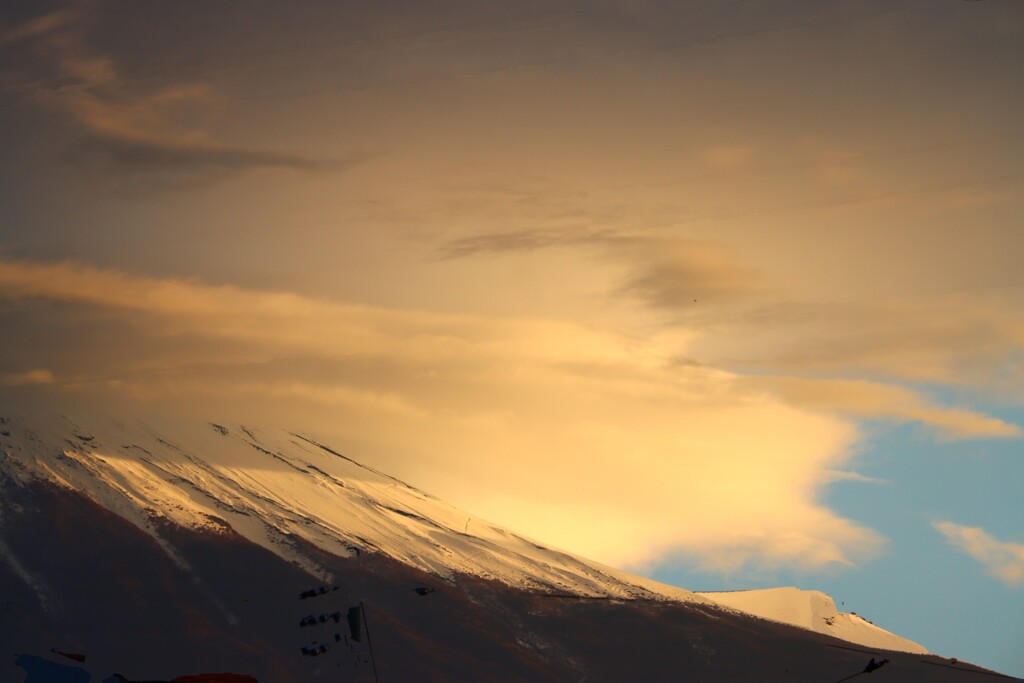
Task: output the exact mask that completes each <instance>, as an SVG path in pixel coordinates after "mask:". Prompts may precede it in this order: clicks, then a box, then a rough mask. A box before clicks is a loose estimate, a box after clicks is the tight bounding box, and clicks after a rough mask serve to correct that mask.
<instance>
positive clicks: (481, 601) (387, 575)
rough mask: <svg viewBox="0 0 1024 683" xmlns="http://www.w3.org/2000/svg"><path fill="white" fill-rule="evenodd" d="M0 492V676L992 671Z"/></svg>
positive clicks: (67, 499) (675, 608)
mask: <svg viewBox="0 0 1024 683" xmlns="http://www.w3.org/2000/svg"><path fill="white" fill-rule="evenodd" d="M0 484H2V489H0V493H2V499H0V501H2V509H3V517H2V521H0V552H2V553H3V557H4V560H5V561H2V562H0V606H2V610H0V633H2V634H3V642H4V645H5V650H6V653H5V655H6V656H5V659H4V660H3V661H0V680H2V681H15V682H20V681H29V682H31V683H35V681H37V680H38V681H46V682H47V683H53V682H58V683H59V682H60V681H76V682H77V681H100V682H102V683H117V682H119V681H194V682H196V683H200V682H201V683H243V682H244V683H250V682H251V681H260V682H261V683H308V682H309V681H355V682H358V681H375V680H376V681H381V682H384V683H391V682H397V681H473V682H474V683H480V682H487V681H493V682H495V683H498V682H500V683H506V682H510V681H523V682H530V683H545V682H552V683H554V682H566V683H569V682H574V681H591V682H601V681H609V682H613V681H614V682H618V681H678V680H684V681H723V682H728V681H737V682H739V681H744V682H746V681H768V682H771V681H808V682H819V681H820V682H822V683H835V682H837V681H840V680H851V679H852V680H855V681H856V682H857V683H860V681H862V680H871V681H879V682H880V681H924V682H928V681H935V682H943V681H952V682H956V683H970V682H971V681H974V680H977V681H989V680H993V677H994V676H998V674H994V673H993V672H988V671H984V670H982V669H979V668H977V667H974V666H971V665H968V664H962V663H957V664H951V663H950V661H949V660H946V659H942V658H939V657H931V656H921V655H914V654H908V653H900V652H882V651H874V650H871V649H869V648H862V647H850V646H849V644H848V643H843V642H842V641H837V640H835V639H832V638H829V637H827V636H823V635H819V634H815V633H811V632H808V631H804V630H801V629H797V628H793V627H789V626H785V625H782V624H776V623H772V622H767V621H763V620H759V619H755V618H750V617H745V616H742V615H738V614H735V613H732V612H729V611H725V610H719V609H716V608H713V607H710V606H707V605H701V604H683V603H668V602H652V601H644V602H629V601H622V600H596V599H580V598H574V597H573V596H567V595H566V596H562V595H558V596H555V597H558V598H559V599H551V598H552V596H551V595H544V594H540V593H528V592H523V591H519V590H515V589H512V588H509V587H508V586H505V585H503V584H500V583H498V582H495V581H489V580H486V579H481V578H476V577H469V576H460V577H456V578H454V579H444V578H441V577H436V576H430V575H428V574H425V573H423V572H420V571H418V570H415V569H411V568H409V567H408V566H405V565H403V564H401V563H399V562H397V561H395V560H391V559H388V558H385V557H382V556H381V555H379V554H377V553H372V552H364V553H361V554H360V555H359V556H358V557H354V558H340V557H334V556H331V555H328V554H326V553H324V552H322V551H320V550H318V549H316V548H313V547H307V546H303V551H304V552H305V553H308V554H309V555H311V556H313V557H315V558H316V559H317V560H318V561H319V562H320V563H321V564H322V565H323V566H325V567H327V568H328V569H329V570H330V571H331V572H332V573H333V579H331V580H330V581H324V580H323V579H318V578H316V577H313V576H310V575H309V574H307V573H306V572H305V571H303V570H302V569H300V568H299V567H297V566H295V565H293V564H290V563H288V562H286V561H284V560H282V559H280V558H279V557H278V556H276V555H274V554H272V553H270V552H268V551H266V550H264V549H262V548H260V547H258V546H256V545H254V544H252V543H250V542H248V541H246V540H244V539H243V538H242V537H240V536H238V535H237V534H235V533H234V532H232V531H230V530H229V529H227V527H226V526H225V527H223V530H222V531H221V532H213V531H205V532H202V533H198V532H195V531H190V530H187V529H184V528H181V527H178V526H174V525H171V524H168V523H166V522H161V521H159V520H156V519H154V521H153V523H154V524H156V525H158V528H159V537H160V539H161V540H162V542H163V543H164V546H165V547H161V545H160V544H158V542H157V541H155V540H154V539H153V537H152V536H150V535H148V534H146V533H144V532H143V531H141V530H139V529H137V528H136V527H134V526H132V525H131V524H129V523H128V522H126V521H125V520H124V519H122V518H120V517H118V516H117V515H115V514H113V513H111V512H109V511H107V510H105V509H103V508H100V507H99V506H97V505H95V504H94V503H92V502H91V501H89V500H87V499H86V498H84V497H83V496H81V495H79V494H76V493H74V492H71V491H68V490H66V489H62V488H58V487H57V486H54V485H51V484H42V483H38V484H33V485H30V486H26V487H22V486H19V485H16V484H14V483H13V482H11V481H3V482H0ZM292 542H294V543H296V544H301V543H302V542H301V541H300V540H298V539H292ZM168 549H170V550H171V551H172V553H170V554H169V552H168ZM171 554H173V555H174V556H175V558H176V559H175V560H172V558H171ZM321 589H322V590H321ZM356 608H358V609H359V610H360V612H358V613H355V614H354V613H353V611H352V610H353V609H356ZM357 624H358V628H357ZM310 652H315V654H312V655H311V654H310ZM14 653H18V654H17V655H15V656H12V655H14ZM73 655H77V656H79V657H81V660H79V659H77V658H74V657H72V656H73ZM882 660H888V661H887V662H886V663H885V664H884V666H877V667H876V668H874V669H873V670H872V671H870V672H868V671H865V669H866V668H867V666H868V665H869V663H870V661H875V662H880V661H882ZM113 672H118V675H119V676H121V678H117V677H116V676H115V675H114V674H113ZM189 672H232V673H231V674H227V673H219V674H213V673H206V674H196V673H189ZM60 676H63V678H61V677H60ZM74 676H78V677H77V678H75V677H74ZM869 676H870V679H869V678H868V677H869ZM1000 678H1006V677H1001V676H1000Z"/></svg>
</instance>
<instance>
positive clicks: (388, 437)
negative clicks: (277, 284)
mask: <svg viewBox="0 0 1024 683" xmlns="http://www.w3.org/2000/svg"><path fill="white" fill-rule="evenodd" d="M0 295H2V297H3V298H4V299H6V300H7V307H8V310H20V311H22V312H23V313H24V312H25V311H31V310H33V309H35V308H37V307H39V306H49V305H55V304H56V305H60V306H61V307H62V308H64V309H68V312H67V313H66V314H65V315H66V316H67V319H68V323H67V324H68V325H69V328H68V331H69V333H70V332H72V331H73V333H74V334H75V335H76V339H77V340H78V342H79V343H78V344H77V345H75V347H74V348H75V349H78V350H77V351H76V350H73V349H69V348H68V347H61V352H60V353H59V354H56V356H58V357H55V354H54V353H53V351H52V350H50V349H45V348H40V349H35V350H34V349H19V357H23V358H26V359H28V360H26V361H25V362H29V361H30V360H40V361H41V360H42V359H43V358H46V359H48V360H51V361H55V362H56V363H57V366H59V367H60V368H61V370H60V371H59V372H55V373H54V374H55V375H56V377H54V376H52V375H49V376H47V378H46V379H48V380H50V379H53V380H56V381H55V382H54V383H51V384H50V385H48V387H49V388H50V389H55V388H56V389H60V390H61V391H62V392H64V395H65V396H72V397H74V396H79V397H86V396H89V397H95V396H107V397H109V396H114V397H118V396H119V397H122V398H123V397H128V398H130V399H131V400H132V401H135V402H142V403H143V404H145V403H146V402H151V403H154V404H161V405H167V404H170V405H175V406H176V407H177V409H178V410H183V411H188V410H192V411H194V412H195V413H196V415H197V416H199V417H201V418H203V419H211V418H210V416H209V415H208V414H206V412H205V411H208V410H218V411H221V412H218V413H217V414H218V415H221V414H223V411H225V410H227V411H233V412H234V413H235V414H234V415H232V417H237V418H238V419H251V417H252V416H253V415H254V414H256V415H260V416H269V417H270V419H276V420H279V421H284V422H286V423H288V424H293V425H294V424H302V425H303V427H304V428H308V427H311V426H312V427H316V428H318V429H319V430H321V431H323V430H324V425H329V427H327V430H328V431H330V432H331V435H332V436H333V437H335V438H338V439H341V442H342V443H343V444H345V445H346V446H347V447H351V448H354V449H356V452H358V453H360V454H362V455H366V454H369V455H370V456H372V457H375V458H378V462H382V463H383V464H384V466H387V467H391V468H394V469H395V470H397V471H400V472H401V473H402V474H404V475H405V476H409V477H410V478H412V479H414V480H416V481H418V482H420V483H421V484H422V485H423V486H424V487H425V488H430V489H434V490H437V491H438V492H439V493H441V494H442V495H445V496H446V497H448V498H451V499H454V501H455V502H457V503H459V504H461V505H463V506H465V507H467V508H470V509H473V510H474V511H476V512H478V513H480V514H482V515H484V516H489V517H491V518H492V519H494V520H496V521H498V522H501V523H504V524H507V525H509V526H511V527H514V528H517V529H520V530H523V531H524V532H526V533H528V534H531V535H534V536H536V537H538V538H541V539H543V540H544V541H546V542H550V543H553V544H556V545H561V546H563V547H566V548H568V549H571V550H574V551H577V552H580V553H582V554H585V555H589V556H592V557H595V558H597V559H601V560H604V561H606V562H611V563H615V564H619V565H631V566H640V565H649V564H650V563H653V562H656V561H657V560H659V559H661V558H665V557H669V556H672V555H675V554H678V553H680V552H684V553H686V554H687V555H688V556H689V557H691V558H696V559H695V560H694V561H697V562H699V563H701V564H702V565H704V566H707V567H709V568H714V569H717V570H736V569H739V568H742V567H745V566H771V567H781V566H789V567H799V568H803V569H811V568H817V567H822V566H826V565H832V564H839V565H846V564H851V563H856V562H860V561H863V560H865V559H866V558H868V557H871V556H872V555H873V554H875V553H877V552H878V551H879V550H880V548H881V546H882V539H881V538H880V537H879V536H878V535H877V534H876V533H874V532H872V531H871V530H869V529H866V528H864V527H862V526H860V525H858V524H856V523H854V522H852V521H850V520H847V519H843V518H842V517H839V516H838V515H836V514H835V513H833V512H832V511H830V510H829V509H828V508H827V507H825V506H823V505H822V504H821V503H820V502H819V496H820V493H821V490H822V487H823V486H825V485H826V484H827V483H828V482H829V481H831V480H832V479H834V471H835V470H836V469H841V468H842V466H843V465H844V463H846V462H847V460H848V458H849V454H850V446H851V444H852V443H853V442H854V441H855V440H856V438H857V434H856V430H855V429H854V428H853V426H852V425H851V424H849V423H848V422H846V421H844V420H842V419H839V418H837V417H831V416H827V415H822V414H819V413H816V412H810V411H806V410H803V409H801V408H799V407H793V406H790V405H787V404H786V403H785V402H783V401H780V400H779V399H778V398H776V397H774V396H772V395H771V394H770V393H769V392H765V391H763V390H761V389H758V390H751V388H750V387H748V386H746V385H745V383H744V381H742V378H739V377H737V376H735V375H733V374H732V373H728V372H724V371H721V370H716V369H714V368H707V367H699V366H680V365H679V364H677V363H675V362H673V359H672V357H671V353H669V352H668V349H669V348H671V346H668V347H666V345H665V344H664V343H663V341H662V340H659V339H656V338H654V339H650V340H647V341H642V340H637V339H635V338H627V337H622V336H620V335H617V334H613V333H610V332H605V331H601V330H594V329H589V328H586V327H583V326H580V325H575V324H571V323H566V322H558V321H547V320H529V319H496V318H486V317H480V316H466V315H446V314H436V313H428V312H422V311H406V310H396V309H383V308H377V307H370V306H353V305H347V304H341V303H337V302H334V301H330V300H326V299H314V298H309V297H304V296H300V295H296V294H292V293H288V292H271V291H259V290H251V289H245V288H240V287H236V286H231V285H210V284H205V283H202V282H198V281H189V280H172V279H155V278H146V277H139V276H133V275H130V274H126V273H121V272H117V271H110V270H100V269H95V268H91V267H88V266H83V265H79V264H71V263H57V264H40V263H32V262H13V261H0ZM70 311H74V315H71V314H70ZM51 324H52V323H51ZM93 335H95V336H96V339H98V338H100V337H102V338H103V339H104V340H105V341H104V342H103V343H99V342H94V340H93V338H92V337H93ZM105 352H109V353H110V356H109V357H106V356H103V355H102V353H105ZM33 353H37V354H38V355H39V358H33V356H32V354H33ZM76 353H78V354H81V355H78V356H76V355H75V354H76ZM90 354H91V355H90ZM97 354H100V355H97ZM41 366H42V364H41V363H37V364H36V367H41ZM49 367H56V366H54V365H50V366H49ZM15 370H16V369H12V370H11V372H12V373H14V372H15ZM10 376H14V375H13V374H12V375H10ZM24 378H28V375H24ZM39 378H41V375H40V376H39V377H38V378H37V379H39ZM36 388H37V389H39V387H36ZM186 404H187V405H186ZM225 406H231V407H230V408H225ZM247 416H248V417H247ZM261 419H266V418H261Z"/></svg>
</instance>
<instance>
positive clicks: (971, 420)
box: [749, 377, 1021, 439]
mask: <svg viewBox="0 0 1024 683" xmlns="http://www.w3.org/2000/svg"><path fill="white" fill-rule="evenodd" d="M749 381H750V383H751V384H752V385H754V386H758V387H763V388H765V389H766V390H769V391H773V392H777V393H778V394H779V395H780V396H781V397H782V398H783V399H784V400H785V401H786V402H787V403H789V404H791V405H795V406H800V407H801V408H807V409H810V410H824V411H829V412H836V413H841V414H844V415H850V416H854V417H863V418H888V419H892V420H898V421H906V422H921V423H922V424H925V425H928V426H930V427H933V428H935V429H937V430H938V431H939V433H940V434H941V435H943V436H944V437H946V438H950V439H969V438H975V437H1019V436H1020V435H1021V430H1020V427H1018V426H1017V425H1014V424H1010V423H1008V422H1004V421H1002V420H999V419H997V418H994V417H989V416H987V415H981V414H979V413H977V412H974V411H971V410H965V409H962V408H947V407H944V406H939V405H936V404H934V403H932V402H931V401H929V400H927V399H926V398H925V397H924V396H922V395H921V394H919V393H918V392H916V391H912V390H910V389H906V388H903V387H896V386H891V385H888V384H881V383H878V382H868V381H863V380H813V379H801V378H795V377H759V378H756V379H751V380H749Z"/></svg>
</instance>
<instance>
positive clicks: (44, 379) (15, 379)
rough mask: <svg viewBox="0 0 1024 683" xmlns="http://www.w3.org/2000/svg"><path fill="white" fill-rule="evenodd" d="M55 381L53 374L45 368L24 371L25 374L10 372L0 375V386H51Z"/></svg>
mask: <svg viewBox="0 0 1024 683" xmlns="http://www.w3.org/2000/svg"><path fill="white" fill-rule="evenodd" d="M55 381H56V378H55V377H54V375H53V373H52V372H50V371H49V370H46V369H45V368H38V369H35V370H26V371H25V372H12V373H9V374H6V375H0V386H8V387H20V386H29V385H34V384H52V383H53V382H55Z"/></svg>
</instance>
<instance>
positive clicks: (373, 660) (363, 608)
mask: <svg viewBox="0 0 1024 683" xmlns="http://www.w3.org/2000/svg"><path fill="white" fill-rule="evenodd" d="M359 607H360V608H361V610H360V611H362V613H363V628H364V629H366V644H367V645H368V646H369V648H370V663H371V664H372V665H373V680H374V682H375V683H380V679H379V678H377V658H376V657H374V656H373V641H372V640H371V639H370V625H369V624H368V623H367V622H366V605H364V604H363V601H362V600H360V601H359Z"/></svg>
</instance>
